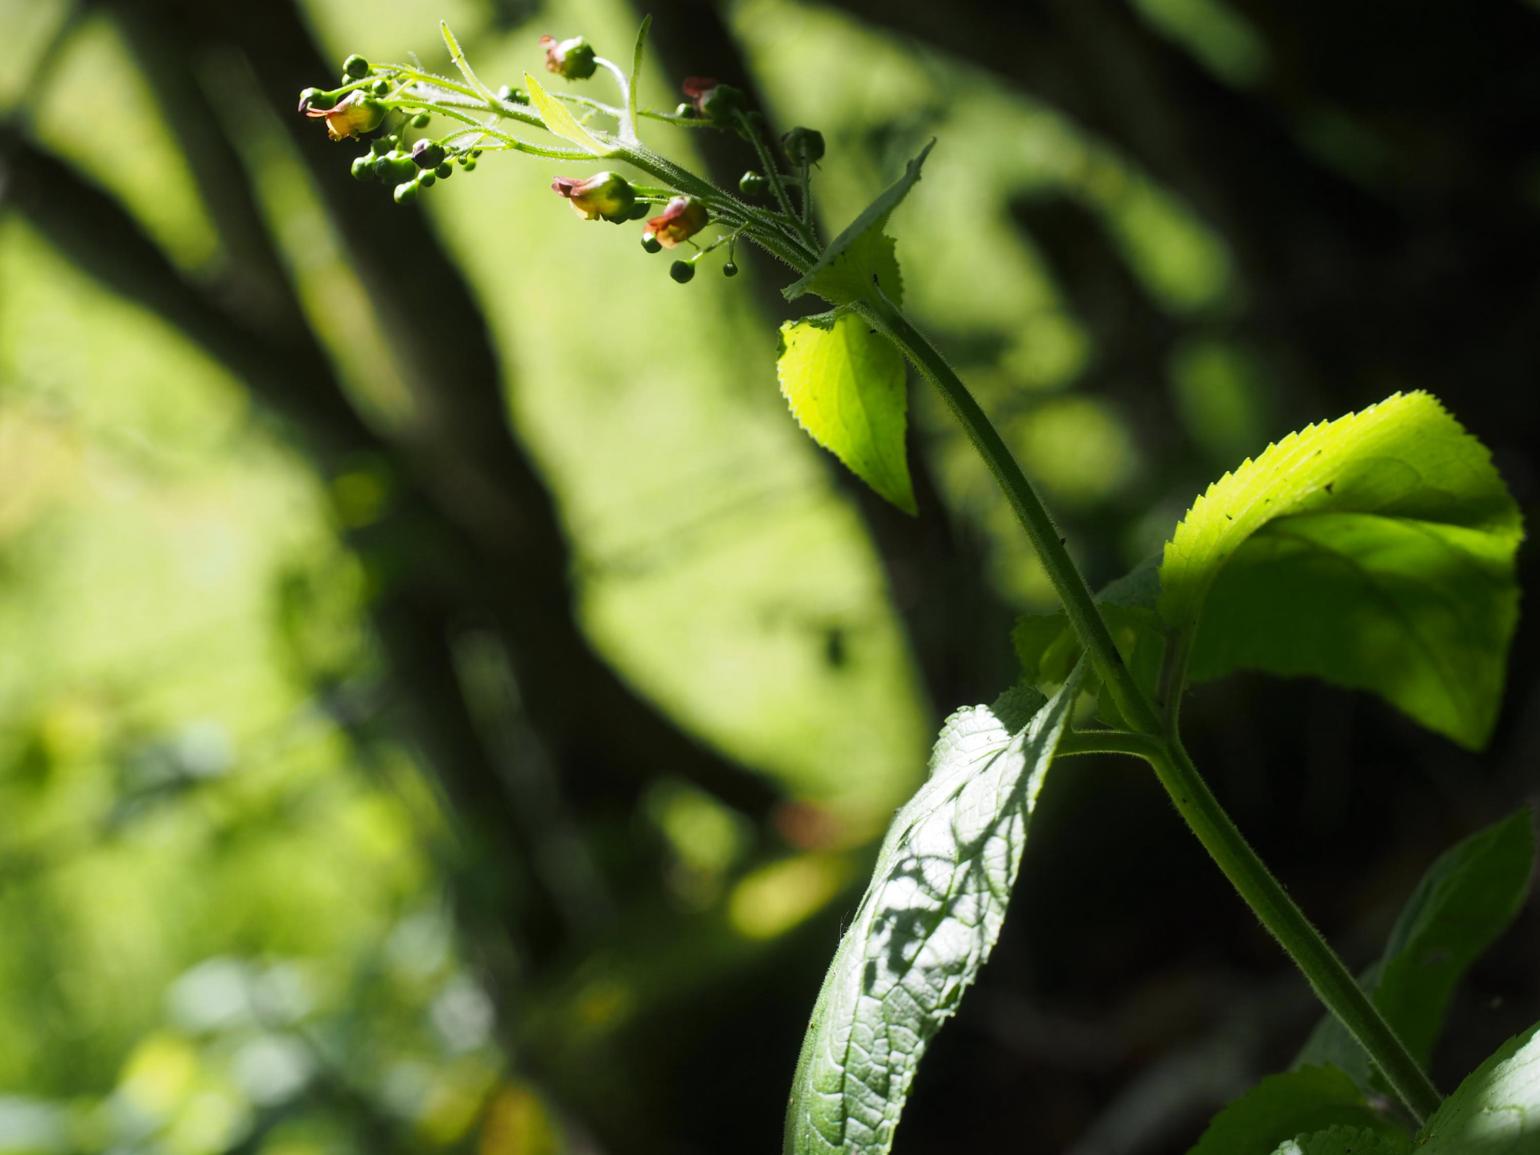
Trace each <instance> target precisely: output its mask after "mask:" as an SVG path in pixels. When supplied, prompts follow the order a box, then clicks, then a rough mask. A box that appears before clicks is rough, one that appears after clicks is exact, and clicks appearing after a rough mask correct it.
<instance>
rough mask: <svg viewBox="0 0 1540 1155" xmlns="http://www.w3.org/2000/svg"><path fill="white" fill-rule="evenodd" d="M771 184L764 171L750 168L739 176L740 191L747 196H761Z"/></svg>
mask: <svg viewBox="0 0 1540 1155" xmlns="http://www.w3.org/2000/svg"><path fill="white" fill-rule="evenodd" d="M768 184H769V182H768V181H766V180H765V176H764V174H763V173H758V172H755V171H754V170H753V169H749V171H748V172H746V173H744V174H743V175H742V176H741V177H739V178H738V191H739V192H741V193H742V194H743V195H744V196H746V197H760V196H764V195H765V188H766V186H767V185H768Z"/></svg>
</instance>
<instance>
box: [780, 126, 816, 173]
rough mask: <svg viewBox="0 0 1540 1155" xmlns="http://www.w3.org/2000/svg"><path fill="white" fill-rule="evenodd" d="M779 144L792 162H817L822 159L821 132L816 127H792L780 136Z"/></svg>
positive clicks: (805, 163)
mask: <svg viewBox="0 0 1540 1155" xmlns="http://www.w3.org/2000/svg"><path fill="white" fill-rule="evenodd" d="M781 144H783V145H784V146H785V147H786V155H787V156H788V157H790V158H791V163H792V164H795V165H809V164H817V163H818V162H819V161H820V160H822V159H823V133H821V132H819V131H817V130H816V129H812V128H801V127H798V128H794V129H792V130H791V131H790V132H788V133H787V134H786V135H785V136H783V137H781Z"/></svg>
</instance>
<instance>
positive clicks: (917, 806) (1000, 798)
mask: <svg viewBox="0 0 1540 1155" xmlns="http://www.w3.org/2000/svg"><path fill="white" fill-rule="evenodd" d="M1078 681H1079V678H1078V674H1077V675H1075V676H1072V677H1071V679H1070V681H1069V682H1067V683H1066V684H1065V686H1064V687H1063V688H1062V689H1061V690H1060V692H1059V693H1058V694H1056V695H1055V696H1054V698H1053V699H1052V700H1051V701H1048V702H1047V703H1044V702H1043V699H1042V697H1041V696H1040V695H1038V694H1036V693H1035V692H1033V691H1031V690H1029V689H1026V688H1020V689H1017V690H1013V691H1011V692H1009V693H1007V694H1006V695H1004V696H1002V697H1001V698H1000V699H999V701H997V702H996V703H995V705H994V706H992V707H985V706H973V707H970V708H967V709H963V710H959V711H958V712H957V713H955V714H953V715H952V716H951V718H949V719H948V720H947V723H946V725H945V727H944V728H943V729H942V731H941V735H940V737H939V738H938V739H937V741H936V747H935V751H934V753H933V754H932V755H931V762H930V777H929V779H928V780H927V781H926V783H925V785H924V786H922V787H921V788H920V790H919V791H918V792H917V793H916V794H915V796H914V797H913V798H912V799H910V801H909V802H908V803H907V804H906V805H905V806H904V807H903V809H902V810H900V811H899V812H898V815H897V817H896V818H895V819H894V821H893V824H892V826H891V827H889V830H888V834H887V837H886V839H885V840H884V842H883V845H882V850H881V852H880V853H879V855H878V858H877V865H876V869H875V870H874V872H873V876H872V882H871V885H870V886H869V887H868V888H867V891H866V895H865V897H863V898H862V900H861V905H860V906H859V908H858V909H857V911H856V914H855V917H854V919H853V920H852V921H851V924H850V927H849V929H848V930H846V932H845V935H844V937H843V938H842V939H841V940H840V945H839V949H838V951H837V952H836V953H835V956H834V962H833V963H832V965H831V966H830V967H829V972H828V975H827V976H826V977H825V979H824V984H823V989H822V990H821V991H820V992H819V995H818V1001H817V1004H816V1005H815V1007H814V1009H813V1017H812V1021H811V1023H810V1024H809V1026H808V1031H807V1036H806V1038H805V1039H804V1041H803V1045H802V1054H801V1057H800V1059H799V1060H798V1063H797V1073H796V1078H795V1080H794V1081H793V1084H792V1092H791V1100H790V1103H789V1104H788V1106H787V1111H786V1134H785V1145H784V1148H783V1150H784V1152H785V1155H832V1153H834V1152H840V1153H841V1155H884V1153H885V1152H887V1151H888V1150H889V1149H890V1148H891V1146H892V1143H893V1131H894V1128H895V1127H896V1126H897V1124H898V1118H899V1114H900V1112H901V1111H902V1110H903V1106H904V1102H905V1100H906V1098H907V1096H908V1093H909V1087H910V1084H911V1082H912V1081H913V1079H914V1074H915V1071H916V1069H917V1067H918V1065H919V1062H920V1058H921V1056H922V1055H923V1053H924V1051H925V1048H926V1046H927V1044H928V1043H929V1042H930V1039H931V1037H932V1036H933V1035H934V1034H935V1033H936V1031H937V1030H938V1029H939V1028H940V1026H941V1024H942V1023H943V1022H944V1021H945V1020H946V1019H947V1018H949V1017H951V1015H952V1014H953V1013H954V1012H955V1011H956V1009H957V1006H958V1003H959V1002H960V1001H961V999H962V995H963V992H964V990H965V988H966V987H967V986H968V985H969V984H971V983H972V982H973V979H974V977H975V976H976V975H977V973H978V971H979V968H980V967H982V966H983V965H984V962H985V960H986V959H987V958H988V957H989V952H990V950H991V949H992V948H993V946H994V943H995V939H996V938H997V937H998V936H999V933H1000V926H1001V923H1002V922H1003V920H1004V918H1005V908H1006V903H1007V902H1008V900H1009V898H1010V893H1011V887H1012V885H1013V883H1014V882H1015V879H1016V872H1017V868H1018V867H1019V866H1020V863H1021V852H1022V846H1023V844H1024V842H1025V840H1026V835H1027V824H1028V821H1029V819H1030V818H1031V814H1032V810H1033V807H1034V805H1035V803H1036V799H1037V793H1038V790H1039V788H1040V787H1041V785H1042V781H1043V776H1044V774H1045V772H1046V770H1047V768H1048V765H1049V763H1050V762H1051V761H1052V758H1053V754H1054V751H1055V750H1056V749H1057V747H1058V742H1059V738H1060V735H1061V734H1062V733H1063V730H1064V727H1065V724H1066V722H1067V720H1068V717H1069V710H1070V706H1071V704H1072V703H1073V702H1074V700H1075V696H1076V694H1077V692H1078Z"/></svg>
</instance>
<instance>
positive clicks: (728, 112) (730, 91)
mask: <svg viewBox="0 0 1540 1155" xmlns="http://www.w3.org/2000/svg"><path fill="white" fill-rule="evenodd" d="M680 87H681V88H683V89H684V94H685V95H686V96H688V97H689V98H690V103H691V104H693V105H695V111H696V112H698V113H700V114H701V115H702V116H706V117H710V118H711V119H712V120H727V119H730V118H731V117H732V114H733V113H734V112H735V111H736V110H738V109H740V108H742V107H743V93H742V92H741V91H740V90H739V89H736V88H734V87H733V86H732V85H731V84H723V83H722V82H721V81H720V80H717V79H715V78H714V77H710V76H687V77H686V78H685V81H684V84H682V85H681V86H680Z"/></svg>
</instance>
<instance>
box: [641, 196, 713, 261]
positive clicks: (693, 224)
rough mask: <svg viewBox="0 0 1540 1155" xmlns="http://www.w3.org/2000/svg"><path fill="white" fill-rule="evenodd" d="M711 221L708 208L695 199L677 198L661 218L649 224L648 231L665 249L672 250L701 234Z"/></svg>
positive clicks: (670, 203) (654, 218)
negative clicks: (682, 242)
mask: <svg viewBox="0 0 1540 1155" xmlns="http://www.w3.org/2000/svg"><path fill="white" fill-rule="evenodd" d="M710 220H711V217H710V216H709V215H708V214H707V212H706V206H705V205H703V204H701V203H700V201H698V200H696V199H695V198H694V197H675V198H674V199H673V200H671V201H669V202H668V205H667V207H666V208H664V210H663V214H662V215H661V216H656V217H653V218H652V219H651V220H650V221H648V222H647V231H648V232H649V233H651V234H652V235H653V236H654V237H656V238H657V241H658V243H659V244H660V245H662V246H663V247H664V248H665V249H671V248H673V247H674V246H675V245H677V244H679V243H680V242H681V241H684V240H687V239H688V238H690V237H693V236H694V235H695V234H696V233H698V232H700V231H701V229H703V228H705V227H706V223H707V222H708V221H710Z"/></svg>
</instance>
